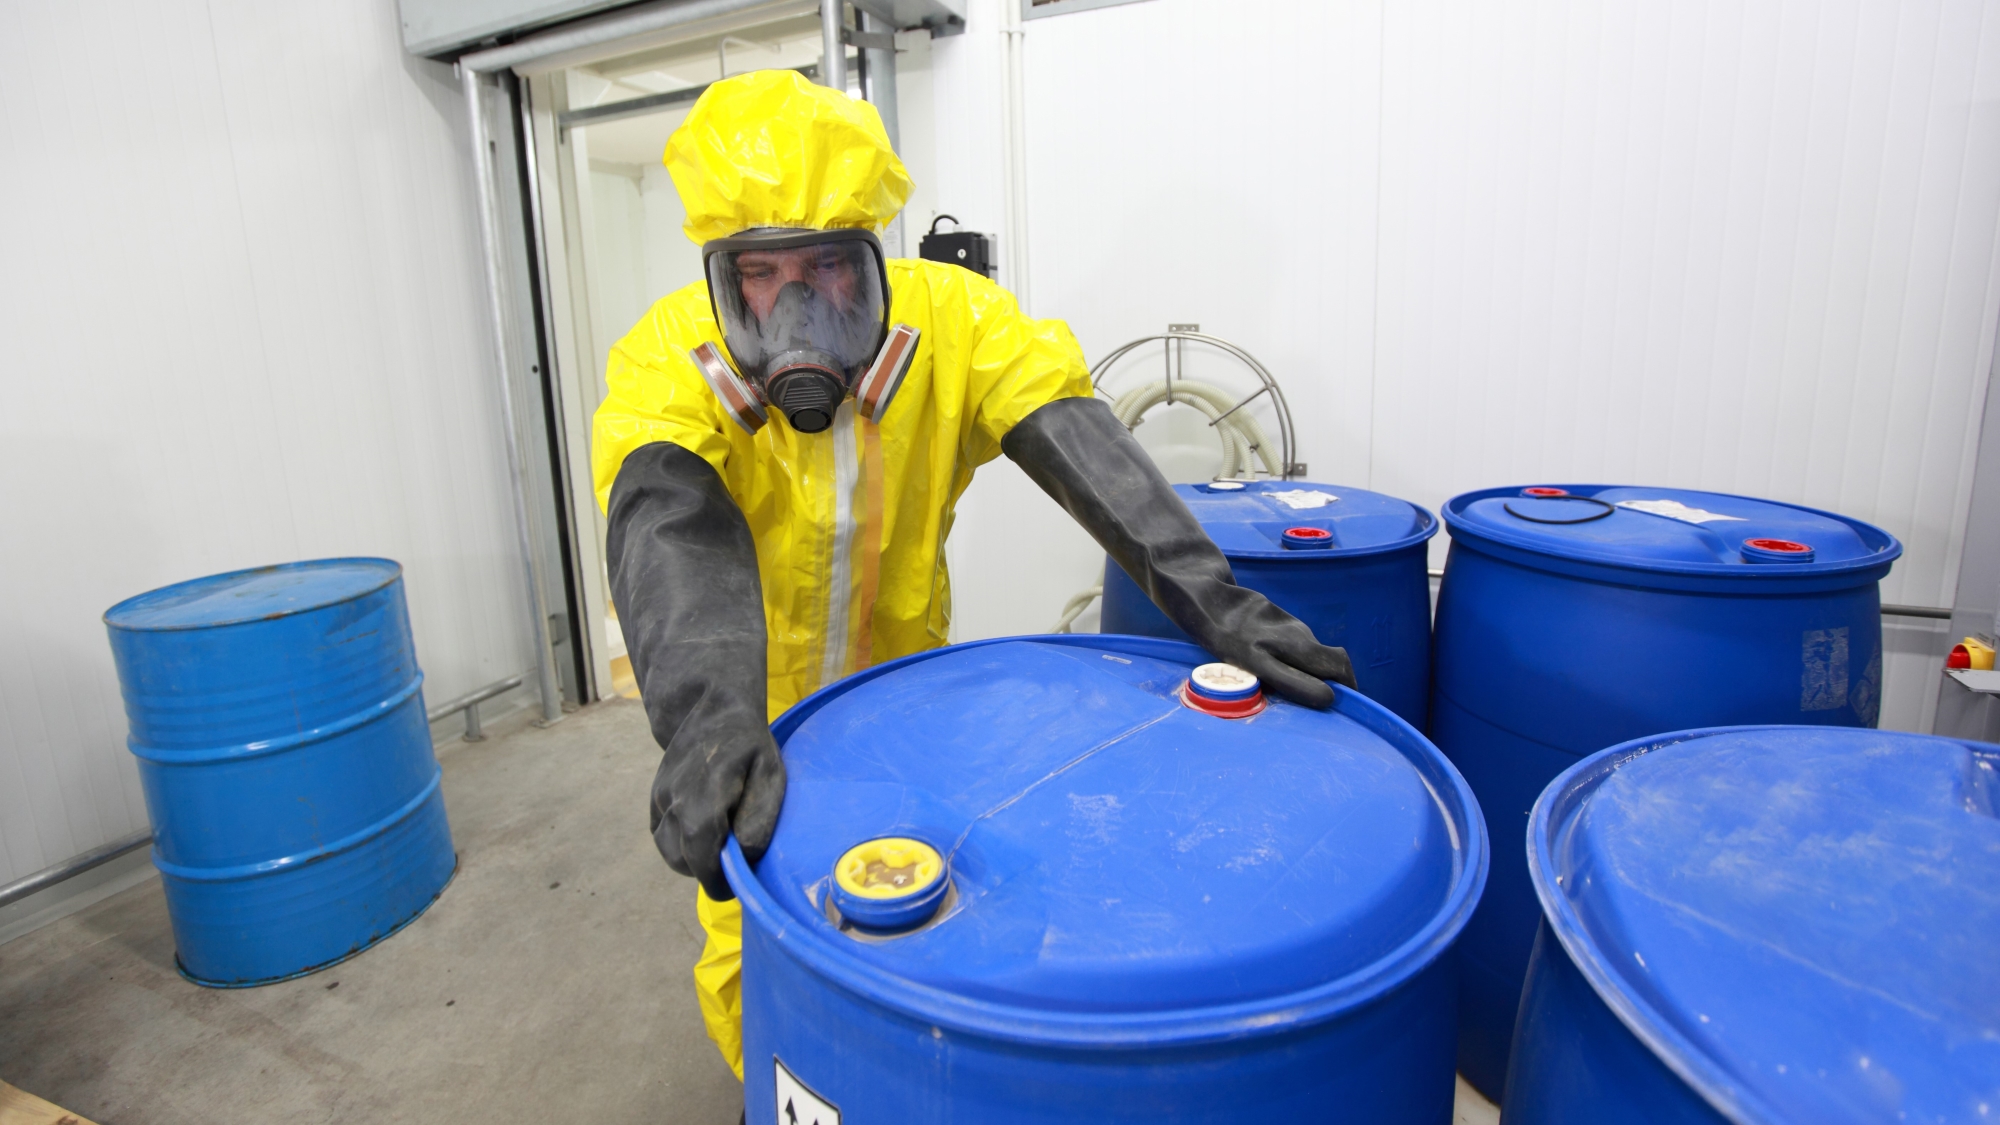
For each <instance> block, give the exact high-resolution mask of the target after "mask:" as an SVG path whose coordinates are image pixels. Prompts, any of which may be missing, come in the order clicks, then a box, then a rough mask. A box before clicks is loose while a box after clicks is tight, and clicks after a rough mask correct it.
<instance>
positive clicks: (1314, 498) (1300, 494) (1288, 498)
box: [1264, 488, 1340, 511]
mask: <svg viewBox="0 0 2000 1125" xmlns="http://www.w3.org/2000/svg"><path fill="white" fill-rule="evenodd" d="M1264 495H1265V496H1268V497H1270V498H1271V499H1273V500H1276V501H1277V502H1278V503H1280V504H1283V505H1285V506H1286V507H1288V508H1291V509H1293V510H1295V511H1306V510H1307V509H1311V508H1324V507H1326V506H1327V505H1328V504H1331V503H1333V502H1334V501H1335V500H1338V499H1340V497H1338V496H1335V495H1334V494H1333V493H1331V492H1321V491H1319V490H1317V489H1312V488H1293V489H1287V490H1286V491H1284V492H1266V493H1265V494H1264Z"/></svg>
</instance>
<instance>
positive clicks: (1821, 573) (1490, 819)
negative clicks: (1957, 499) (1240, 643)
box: [1431, 485, 1902, 1101]
mask: <svg viewBox="0 0 2000 1125" xmlns="http://www.w3.org/2000/svg"><path fill="white" fill-rule="evenodd" d="M1444 520H1445V525H1446V527H1447V528H1449V529H1450V531H1451V541H1452V542H1451V552H1450V556H1449V558H1448V560H1447V562H1446V564H1445V576H1444V583H1443V587H1442V589H1441V590H1440V591H1439V595H1438V610H1437V639H1436V643H1437V679H1436V683H1435V685H1434V691H1433V698H1432V710H1431V736H1432V737H1433V738H1435V739H1436V740H1437V744H1438V746H1439V748H1440V749H1442V750H1443V751H1444V752H1445V753H1446V754H1447V755H1448V756H1450V758H1451V760H1452V762H1453V763H1454V764H1455V765H1457V766H1458V768H1459V770H1460V771H1462V772H1463V773H1464V775H1465V778H1466V780H1467V781H1468V782H1470V783H1471V784H1472V790H1473V792H1475V793H1477V794H1478V795H1479V803H1480V806H1481V808H1482V809H1483V810H1484V812H1485V815H1486V824H1487V829H1488V830H1489V831H1490V832H1491V833H1492V836H1493V839H1495V840H1498V841H1502V844H1501V845H1500V847H1499V850H1498V852H1497V858H1496V859H1495V861H1494V864H1493V877H1492V884H1491V886H1489V887H1488V888H1487V892H1486V897H1485V898H1484V900H1482V902H1481V903H1480V907H1479V910H1478V912H1477V913H1476V914H1475V915H1474V916H1473V919H1472V921H1471V923H1470V924H1469V925H1467V927H1466V931H1465V938H1464V940H1463V941H1461V942H1460V943H1459V949H1458V957H1459V961H1460V969H1461V979H1460V989H1461V993H1460V1005H1459V1020H1460V1044H1459V1067H1460V1069H1461V1070H1462V1071H1463V1072H1464V1073H1465V1076H1466V1078H1467V1079H1468V1080H1470V1081H1471V1082H1472V1083H1473V1085H1475V1086H1477V1087H1478V1088H1479V1089H1480V1090H1482V1091H1484V1092H1485V1093H1486V1094H1487V1095H1488V1096H1489V1097H1492V1098H1493V1099H1494V1100H1496V1101H1497V1100H1499V1098H1500V1094H1501V1089H1502V1086H1503V1084H1504V1081H1505V1078H1506V1073H1507V1052H1508V1041H1509V1038H1510V1036H1511V1035H1512V1031H1513V1027H1514V1015H1515V1012H1516V1011H1517V1009H1518V1008H1519V1006H1520V997H1521V981H1522V978H1523V976H1524V975H1525V974H1526V972H1527V967H1528V954H1529V950H1530V947H1531V946H1532V945H1533V942H1534V937H1535V927H1536V924H1537V921H1538V919H1539V918H1540V914H1541V912H1540V910H1539V909H1538V908H1537V907H1536V904H1535V896H1534V890H1533V887H1532V886H1531V885H1530V883H1529V881H1528V868H1527V862H1526V858H1525V856H1524V854H1523V852H1522V850H1521V849H1520V848H1518V847H1515V846H1512V845H1510V844H1507V843H1505V841H1517V840H1520V839H1521V838H1522V837H1521V834H1522V832H1523V830H1524V829H1525V827H1526V825H1527V817H1528V810H1529V809H1530V808H1531V807H1533V805H1534V803H1535V798H1536V797H1537V796H1538V795H1539V794H1540V793H1541V791H1542V788H1543V787H1544V786H1546V785H1547V784H1548V783H1549V781H1550V779H1552V778H1554V777H1555V776H1556V775H1557V774H1559V773H1561V772H1562V771H1564V770H1565V769H1568V768H1569V767H1570V766H1572V765H1574V764H1575V763H1576V762H1577V760H1578V759H1580V758H1582V757H1584V756H1585V755H1588V754H1593V753H1596V752H1597V751H1598V750H1601V749H1603V748H1604V747H1606V746H1610V745H1612V744H1614V743H1618V742H1623V741H1625V740H1627V739H1631V738H1638V737H1641V736H1644V735H1648V734H1654V733H1657V732H1659V731H1664V730H1680V729H1683V728H1687V727H1695V726H1721V725H1728V724H1737V723H1807V724H1823V725H1827V726H1849V727H1867V726H1873V725H1874V724H1875V719H1876V714H1877V712H1878V710H1879V708H1880V704H1881V691H1882V623H1881V602H1880V598H1879V595H1878V593H1877V591H1876V582H1877V581H1878V580H1879V579H1881V577H1882V576H1883V575H1885V574H1887V573H1888V571H1889V565H1890V564H1891V563H1892V562H1894V561H1895V559H1896V558H1897V556H1898V555H1900V554H1901V553H1902V546H1901V545H1900V544H1899V543H1897V542H1896V539H1895V537H1893V536H1891V535H1890V534H1889V533H1887V532H1885V531H1883V530H1881V529H1880V528H1877V527H1871V526H1869V525H1868V524H1865V523H1862V522H1860V521H1858V520H1852V519H1848V518H1846V517H1844V516H1837V515H1832V514H1829V513H1826V512H1820V511H1815V510H1813V509H1810V508H1801V507H1796V506H1793V505H1789V504H1778V503H1773V502H1769V501H1764V500H1752V499H1747V498H1745V497H1740V496H1723V495H1719V494H1716V493H1711V492H1688V491H1684V490H1679V489H1665V488H1627V487H1611V486H1606V485H1567V486H1556V487H1536V488H1530V489H1521V488H1496V489H1487V490H1485V491H1481V492H1469V493H1466V494H1464V495H1462V496H1458V497H1455V498H1454V499H1452V500H1451V501H1450V502H1449V503H1448V504H1446V505H1445V510H1444Z"/></svg>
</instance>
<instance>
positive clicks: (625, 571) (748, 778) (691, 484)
mask: <svg viewBox="0 0 2000 1125" xmlns="http://www.w3.org/2000/svg"><path fill="white" fill-rule="evenodd" d="M610 514H611V528H610V535H609V536H608V538H607V540H606V544H605V547H606V552H607V554H608V555H609V557H610V569H611V597H612V600H613V602H614V603H615V604H616V605H617V606H618V623H619V626H620V627H621V628H622V629H623V630H624V633H625V651H626V653H627V654H628V655H629V656H630V657H631V660H632V671H633V673H634V675H635V676H637V678H638V681H639V694H640V696H641V697H642V698H643V699H644V700H645V702H646V717H647V719H649V720H651V722H652V726H653V739H654V740H655V741H657V742H658V743H659V744H660V747H661V749H663V750H665V751H666V758H665V759H664V760H663V761H661V762H660V772H659V773H658V774H657V775H655V776H654V778H653V842H654V843H655V844H657V845H659V849H660V854H661V855H663V856H665V857H666V858H667V865H668V866H670V867H672V868H673V869H674V870H675V871H678V872H680V873H681V874H683V875H692V876H694V877H695V878H696V879H697V880H699V881H700V882H701V886H702V889H703V890H705V891H707V892H708V897H710V898H712V899H715V900H716V901H717V902H723V901H727V900H729V899H732V898H735V897H736V894H735V892H734V891H731V890H730V889H729V880H728V879H726V878H724V877H723V874H722V846H723V844H724V843H725V842H726V841H727V840H728V839H729V834H730V832H731V831H732V830H733V831H734V832H735V833H736V841H737V843H739V844H740V845H742V847H743V854H744V856H745V858H747V859H749V860H750V862H752V863H755V862H757V860H758V859H759V858H761V857H762V856H763V854H764V849H765V848H767V847H769V846H770V843H771V833H772V832H773V831H774V830H775V829H776V828H777V826H778V809H779V806H781V805H783V804H784V801H785V764H784V760H783V759H782V758H780V757H779V755H778V744H777V742H776V741H775V740H773V739H772V737H771V728H770V725H769V724H768V723H766V722H765V711H764V693H765V682H764V678H765V663H764V594H763V585H762V583H761V582H759V581H758V578H757V545H756V542H755V541H754V540H753V539H751V537H750V525H749V523H748V522H746V521H745V520H744V518H743V512H742V510H741V509H739V508H738V507H737V506H736V501H735V500H733V499H731V498H730V495H729V493H728V491H727V490H726V489H724V488H723V487H722V478H720V477H718V476H716V474H715V470H714V469H713V468H712V467H710V466H709V463H708V462H706V461H704V460H702V459H701V458H700V457H698V456H696V455H695V454H693V453H690V452H689V451H687V450H685V449H682V448H681V447H680V446H678V445H673V444H671V443H668V442H655V443H653V444H651V445H646V446H641V447H640V448H638V449H636V450H634V451H632V453H631V455H630V456H628V457H626V458H625V464H624V465H623V466H622V467H621V468H620V469H619V470H618V479H617V480H615V481H614V482H612V485H611V513H610Z"/></svg>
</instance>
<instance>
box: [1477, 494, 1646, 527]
mask: <svg viewBox="0 0 2000 1125" xmlns="http://www.w3.org/2000/svg"><path fill="white" fill-rule="evenodd" d="M1535 499H1537V500H1581V501H1582V502H1584V503H1585V504H1596V505H1597V506H1598V507H1600V508H1603V509H1604V510H1603V511H1601V512H1592V513H1590V514H1589V515H1587V516H1583V517H1581V518H1579V519H1573V520H1545V519H1543V518H1542V517H1540V516H1531V515H1528V514H1527V513H1525V512H1517V511H1515V510H1514V502H1513V501H1511V500H1509V501H1506V502H1505V503H1504V504H1503V505H1502V506H1503V507H1505V508H1506V509H1507V514H1508V515H1510V516H1513V517H1514V518H1515V519H1521V520H1527V521H1528V522H1529V523H1562V524H1567V523H1589V522H1590V521H1592V520H1601V519H1603V518H1604V517H1606V516H1608V515H1610V514H1611V513H1613V512H1615V511H1617V510H1618V506H1617V505H1615V504H1612V503H1611V502H1610V501H1608V500H1599V499H1598V498H1597V497H1595V496H1537V497H1535Z"/></svg>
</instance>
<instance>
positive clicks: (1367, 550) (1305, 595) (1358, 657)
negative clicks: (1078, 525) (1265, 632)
mask: <svg viewBox="0 0 2000 1125" xmlns="http://www.w3.org/2000/svg"><path fill="white" fill-rule="evenodd" d="M1174 491H1176V492H1178V493H1180V494H1181V499H1183V500H1185V501H1187V506H1188V509H1189V510H1190V511H1192V512H1193V513H1194V516H1195V518H1196V519H1197V520H1200V521H1201V526H1202V528H1203V529H1204V530H1206V531H1207V532H1208V535H1209V538H1211V539H1213V540H1215V545H1216V546H1218V547H1220V548H1222V553H1223V554H1224V555H1225V556H1227V557H1228V559H1229V568H1230V570H1232V571H1234V572H1235V574H1236V581H1237V584H1238V585H1241V586H1246V587H1248V588H1250V589H1252V590H1255V591H1257V592H1258V593H1260V594H1263V595H1264V596H1265V597H1267V598H1269V599H1271V601H1272V603H1273V604H1275V605H1277V606H1278V608H1280V609H1282V610H1284V611H1285V612H1287V613H1290V614H1291V615H1292V616H1294V617H1296V618H1298V619H1299V620H1301V621H1303V622H1305V623H1306V626H1307V627H1308V628H1310V629H1311V630H1312V631H1313V635H1314V636H1315V637H1318V638H1319V641H1320V643H1321V644H1327V645H1339V646H1342V647H1344V648H1346V649H1347V655H1348V657H1349V658H1350V659H1352V660H1353V661H1354V678H1355V679H1356V680H1357V681H1358V682H1359V683H1360V685H1361V692H1362V694H1363V695H1366V696H1368V697H1369V698H1370V699H1373V700H1374V701H1375V702H1377V703H1380V704H1381V705H1383V706H1384V707H1387V708H1388V709H1389V710H1391V711H1394V712H1395V713H1396V714H1397V715H1399V716H1401V717H1402V719H1403V721H1404V722H1406V723H1409V724H1410V725H1411V726H1413V727H1416V728H1417V729H1418V730H1423V729H1425V725H1426V724H1427V723H1428V722H1429V721H1430V720H1429V714H1428V712H1429V707H1430V675H1431V588H1430V578H1429V576H1428V575H1427V574H1426V573H1425V562H1424V560H1425V552H1426V550H1427V548H1426V547H1425V544H1426V543H1427V542H1429V540H1430V538H1431V536H1433V535H1436V534H1437V528H1438V525H1437V518H1436V517H1435V516H1432V515H1431V514H1430V513H1429V512H1428V511H1425V510H1424V509H1422V508H1419V507H1418V506H1416V505H1415V504H1411V503H1407V502H1405V501H1402V500H1398V499H1396V498H1395V497H1393V496H1384V495H1382V494H1381V493H1379V492H1368V491H1365V490H1363V489H1359V488H1346V487H1343V486H1340V485H1330V484H1310V483H1306V482H1303V481H1274V480H1264V481H1217V482H1214V483H1211V484H1177V485H1175V486H1174ZM1100 620H1101V621H1102V625H1101V626H1100V628H1101V629H1102V630H1103V631H1104V632H1106V633H1132V634H1137V635H1139V636H1146V637H1170V638H1172V639H1174V640H1180V641H1185V640H1188V639H1189V637H1188V635H1187V634H1186V633H1184V632H1182V631H1181V630H1180V627H1179V626H1177V625H1175V624H1174V623H1173V622H1171V621H1169V620H1167V617H1166V615H1165V614H1163V613H1161V612H1160V610H1159V607H1157V606H1155V605H1154V604H1153V602H1152V600H1151V599H1150V598H1148V597H1146V595H1145V593H1144V592H1143V591H1141V590H1140V589H1139V587H1138V586H1137V585H1135V584H1134V583H1133V581H1132V579H1131V578H1129V577H1127V576H1126V574H1125V571H1124V570H1122V569H1120V567H1119V566H1118V564H1117V563H1115V562H1112V561H1111V560H1109V559H1106V560H1105V562H1104V608H1103V614H1102V616H1101V618H1100Z"/></svg>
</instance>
